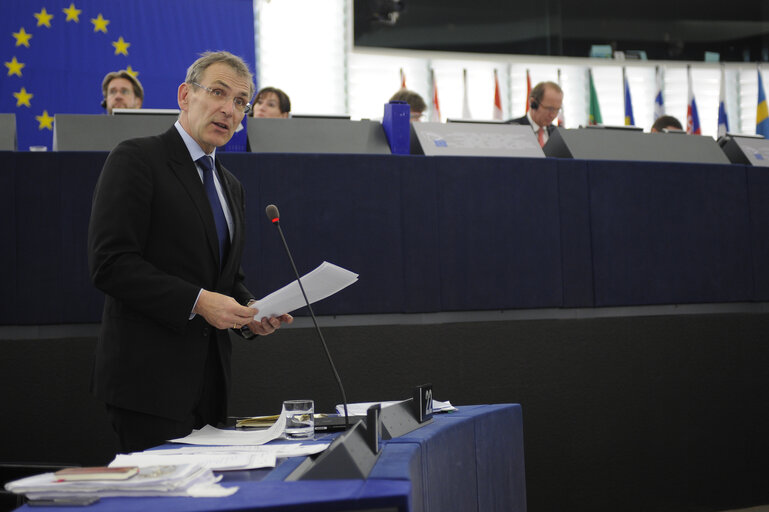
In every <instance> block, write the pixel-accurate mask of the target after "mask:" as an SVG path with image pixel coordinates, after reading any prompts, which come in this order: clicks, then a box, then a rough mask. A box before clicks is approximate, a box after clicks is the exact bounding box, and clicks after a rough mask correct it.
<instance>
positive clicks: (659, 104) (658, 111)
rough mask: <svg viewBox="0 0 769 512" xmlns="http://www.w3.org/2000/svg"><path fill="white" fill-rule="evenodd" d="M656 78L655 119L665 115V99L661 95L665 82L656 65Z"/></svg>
mask: <svg viewBox="0 0 769 512" xmlns="http://www.w3.org/2000/svg"><path fill="white" fill-rule="evenodd" d="M656 75H657V76H656V80H657V95H656V96H655V97H654V120H655V121H656V120H657V119H659V118H660V117H662V116H664V115H665V100H664V98H663V97H662V89H663V87H664V84H665V80H664V79H663V77H662V69H660V68H659V66H658V67H657V70H656Z"/></svg>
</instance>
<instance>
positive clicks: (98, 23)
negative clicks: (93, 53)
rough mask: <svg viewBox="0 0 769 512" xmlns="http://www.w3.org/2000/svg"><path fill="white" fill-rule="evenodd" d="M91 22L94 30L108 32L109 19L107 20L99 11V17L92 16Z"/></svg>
mask: <svg viewBox="0 0 769 512" xmlns="http://www.w3.org/2000/svg"><path fill="white" fill-rule="evenodd" d="M91 23H93V31H94V32H104V33H105V34H106V33H107V25H109V20H105V19H104V18H103V17H102V15H101V13H99V17H98V18H91Z"/></svg>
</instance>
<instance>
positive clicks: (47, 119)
mask: <svg viewBox="0 0 769 512" xmlns="http://www.w3.org/2000/svg"><path fill="white" fill-rule="evenodd" d="M35 119H37V122H38V123H40V126H38V128H37V129H38V130H42V129H43V128H48V129H49V130H53V118H52V117H51V116H49V115H48V111H47V110H43V115H42V116H35Z"/></svg>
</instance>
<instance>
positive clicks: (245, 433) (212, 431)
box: [169, 411, 286, 446]
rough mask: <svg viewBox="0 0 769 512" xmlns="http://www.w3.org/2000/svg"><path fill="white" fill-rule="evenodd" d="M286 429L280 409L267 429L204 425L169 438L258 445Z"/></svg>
mask: <svg viewBox="0 0 769 512" xmlns="http://www.w3.org/2000/svg"><path fill="white" fill-rule="evenodd" d="M285 429H286V411H282V412H281V413H280V416H279V417H278V419H277V421H276V422H275V423H274V424H273V425H272V426H271V427H270V428H268V429H267V430H222V429H218V428H215V427H212V426H211V425H206V426H205V427H203V428H201V429H200V430H193V431H192V433H191V434H189V435H187V436H185V437H180V438H178V439H169V441H170V442H172V443H184V444H200V445H211V446H237V445H250V446H255V445H260V444H264V443H267V442H269V441H272V440H273V439H277V438H279V437H280V436H282V435H283V431H284V430H285Z"/></svg>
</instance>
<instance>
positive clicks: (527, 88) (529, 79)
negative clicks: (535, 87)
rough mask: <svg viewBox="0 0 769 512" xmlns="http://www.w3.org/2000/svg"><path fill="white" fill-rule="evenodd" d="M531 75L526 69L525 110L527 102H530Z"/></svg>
mask: <svg viewBox="0 0 769 512" xmlns="http://www.w3.org/2000/svg"><path fill="white" fill-rule="evenodd" d="M529 98H531V75H529V70H528V69H527V70H526V112H528V111H529V104H530V103H531V100H529Z"/></svg>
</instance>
